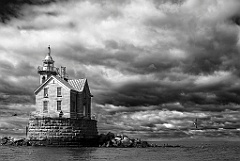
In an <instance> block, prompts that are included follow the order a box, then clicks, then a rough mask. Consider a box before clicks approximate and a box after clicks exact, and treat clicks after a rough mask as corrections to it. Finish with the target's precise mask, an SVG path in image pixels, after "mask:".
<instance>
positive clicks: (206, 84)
mask: <svg viewBox="0 0 240 161" xmlns="http://www.w3.org/2000/svg"><path fill="white" fill-rule="evenodd" d="M1 3H2V5H1V8H2V9H1V12H0V17H1V22H2V23H1V24H0V27H1V28H0V35H1V42H0V53H1V54H0V60H1V61H0V67H1V68H0V75H1V77H0V104H1V106H0V109H1V111H2V115H4V117H5V119H2V120H1V122H2V124H0V128H1V127H2V128H3V127H4V128H3V129H5V126H6V125H8V124H9V123H10V122H11V117H10V116H11V115H13V114H14V113H18V117H20V118H22V117H25V115H26V114H27V113H29V112H31V111H32V110H34V108H35V107H34V94H33V91H34V89H36V88H37V86H38V85H39V84H38V83H39V81H38V75H37V66H39V65H41V63H42V62H41V61H42V59H43V58H44V57H45V55H46V53H47V48H46V47H47V46H48V45H51V47H52V57H53V59H54V60H55V62H56V63H55V64H56V66H61V65H62V66H66V67H67V73H68V75H69V77H70V78H82V77H86V78H87V79H88V82H89V86H90V89H91V93H92V94H93V95H94V98H93V107H92V108H93V113H94V114H95V115H96V117H97V119H98V126H99V131H100V132H107V131H111V130H112V131H114V132H116V133H120V132H124V133H127V134H129V135H134V136H139V137H145V138H156V139H158V138H159V137H160V138H161V137H162V138H178V137H179V138H183V137H194V136H196V137H235V138H239V129H240V125H239V123H238V122H239V121H240V118H239V112H240V106H239V104H240V92H239V91H240V84H239V81H240V78H239V76H240V71H239V67H240V65H239V60H240V55H239V54H240V53H239V50H240V41H239V35H240V27H239V19H240V18H239V17H240V12H239V8H240V2H239V1H237V0H230V1H224V0H212V1H207V0H202V1H198V0H160V1H156V0H150V1H149V0H124V1H117V0H114V1H112V0H111V1H110V0H102V1H97V0H81V1H74V0H51V1H50V0H46V1H24V0H22V1H14V0H12V1H6V2H5V1H3V2H1ZM21 108H23V111H22V113H21V112H19V110H20V109H21ZM12 109H14V110H16V111H14V110H12ZM20 111H21V110H20ZM196 118H198V120H199V123H200V124H201V126H202V128H201V130H199V131H196V130H195V129H194V126H193V122H194V120H195V119H196ZM22 123H23V122H22ZM11 125H15V126H16V127H18V128H21V127H22V129H23V127H24V126H23V125H22V126H18V124H16V123H15V122H11ZM11 127H12V126H11ZM13 128H14V127H12V128H11V129H13ZM6 131H7V130H6ZM10 131H11V130H10ZM9 133H11V132H9Z"/></svg>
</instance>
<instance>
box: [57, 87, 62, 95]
mask: <svg viewBox="0 0 240 161" xmlns="http://www.w3.org/2000/svg"><path fill="white" fill-rule="evenodd" d="M61 96H62V88H61V87H57V97H61Z"/></svg>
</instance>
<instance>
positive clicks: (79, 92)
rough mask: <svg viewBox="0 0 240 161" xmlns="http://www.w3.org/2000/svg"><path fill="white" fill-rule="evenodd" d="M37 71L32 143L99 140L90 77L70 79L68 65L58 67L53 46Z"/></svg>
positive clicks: (29, 130)
mask: <svg viewBox="0 0 240 161" xmlns="http://www.w3.org/2000/svg"><path fill="white" fill-rule="evenodd" d="M38 74H39V82H40V83H39V86H38V87H37V89H36V90H35V91H34V93H35V96H36V98H35V99H36V111H34V112H33V113H31V115H30V118H29V124H28V128H27V138H28V139H29V140H30V141H31V142H32V143H33V144H34V143H35V144H46V145H86V146H91V145H93V144H94V143H96V139H97V136H98V132H97V121H96V120H94V119H92V118H91V97H92V94H91V92H90V89H89V86H88V82H87V79H86V78H82V79H69V78H68V77H67V75H66V67H61V68H60V70H59V68H56V67H55V66H54V60H53V58H52V56H51V49H50V47H48V54H47V56H46V57H45V59H44V60H43V64H42V66H39V67H38Z"/></svg>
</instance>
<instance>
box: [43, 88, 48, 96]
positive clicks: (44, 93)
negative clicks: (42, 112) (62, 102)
mask: <svg viewBox="0 0 240 161" xmlns="http://www.w3.org/2000/svg"><path fill="white" fill-rule="evenodd" d="M43 97H48V88H44V92H43Z"/></svg>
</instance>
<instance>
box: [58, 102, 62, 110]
mask: <svg viewBox="0 0 240 161" xmlns="http://www.w3.org/2000/svg"><path fill="white" fill-rule="evenodd" d="M57 110H58V111H60V110H62V101H57Z"/></svg>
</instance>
